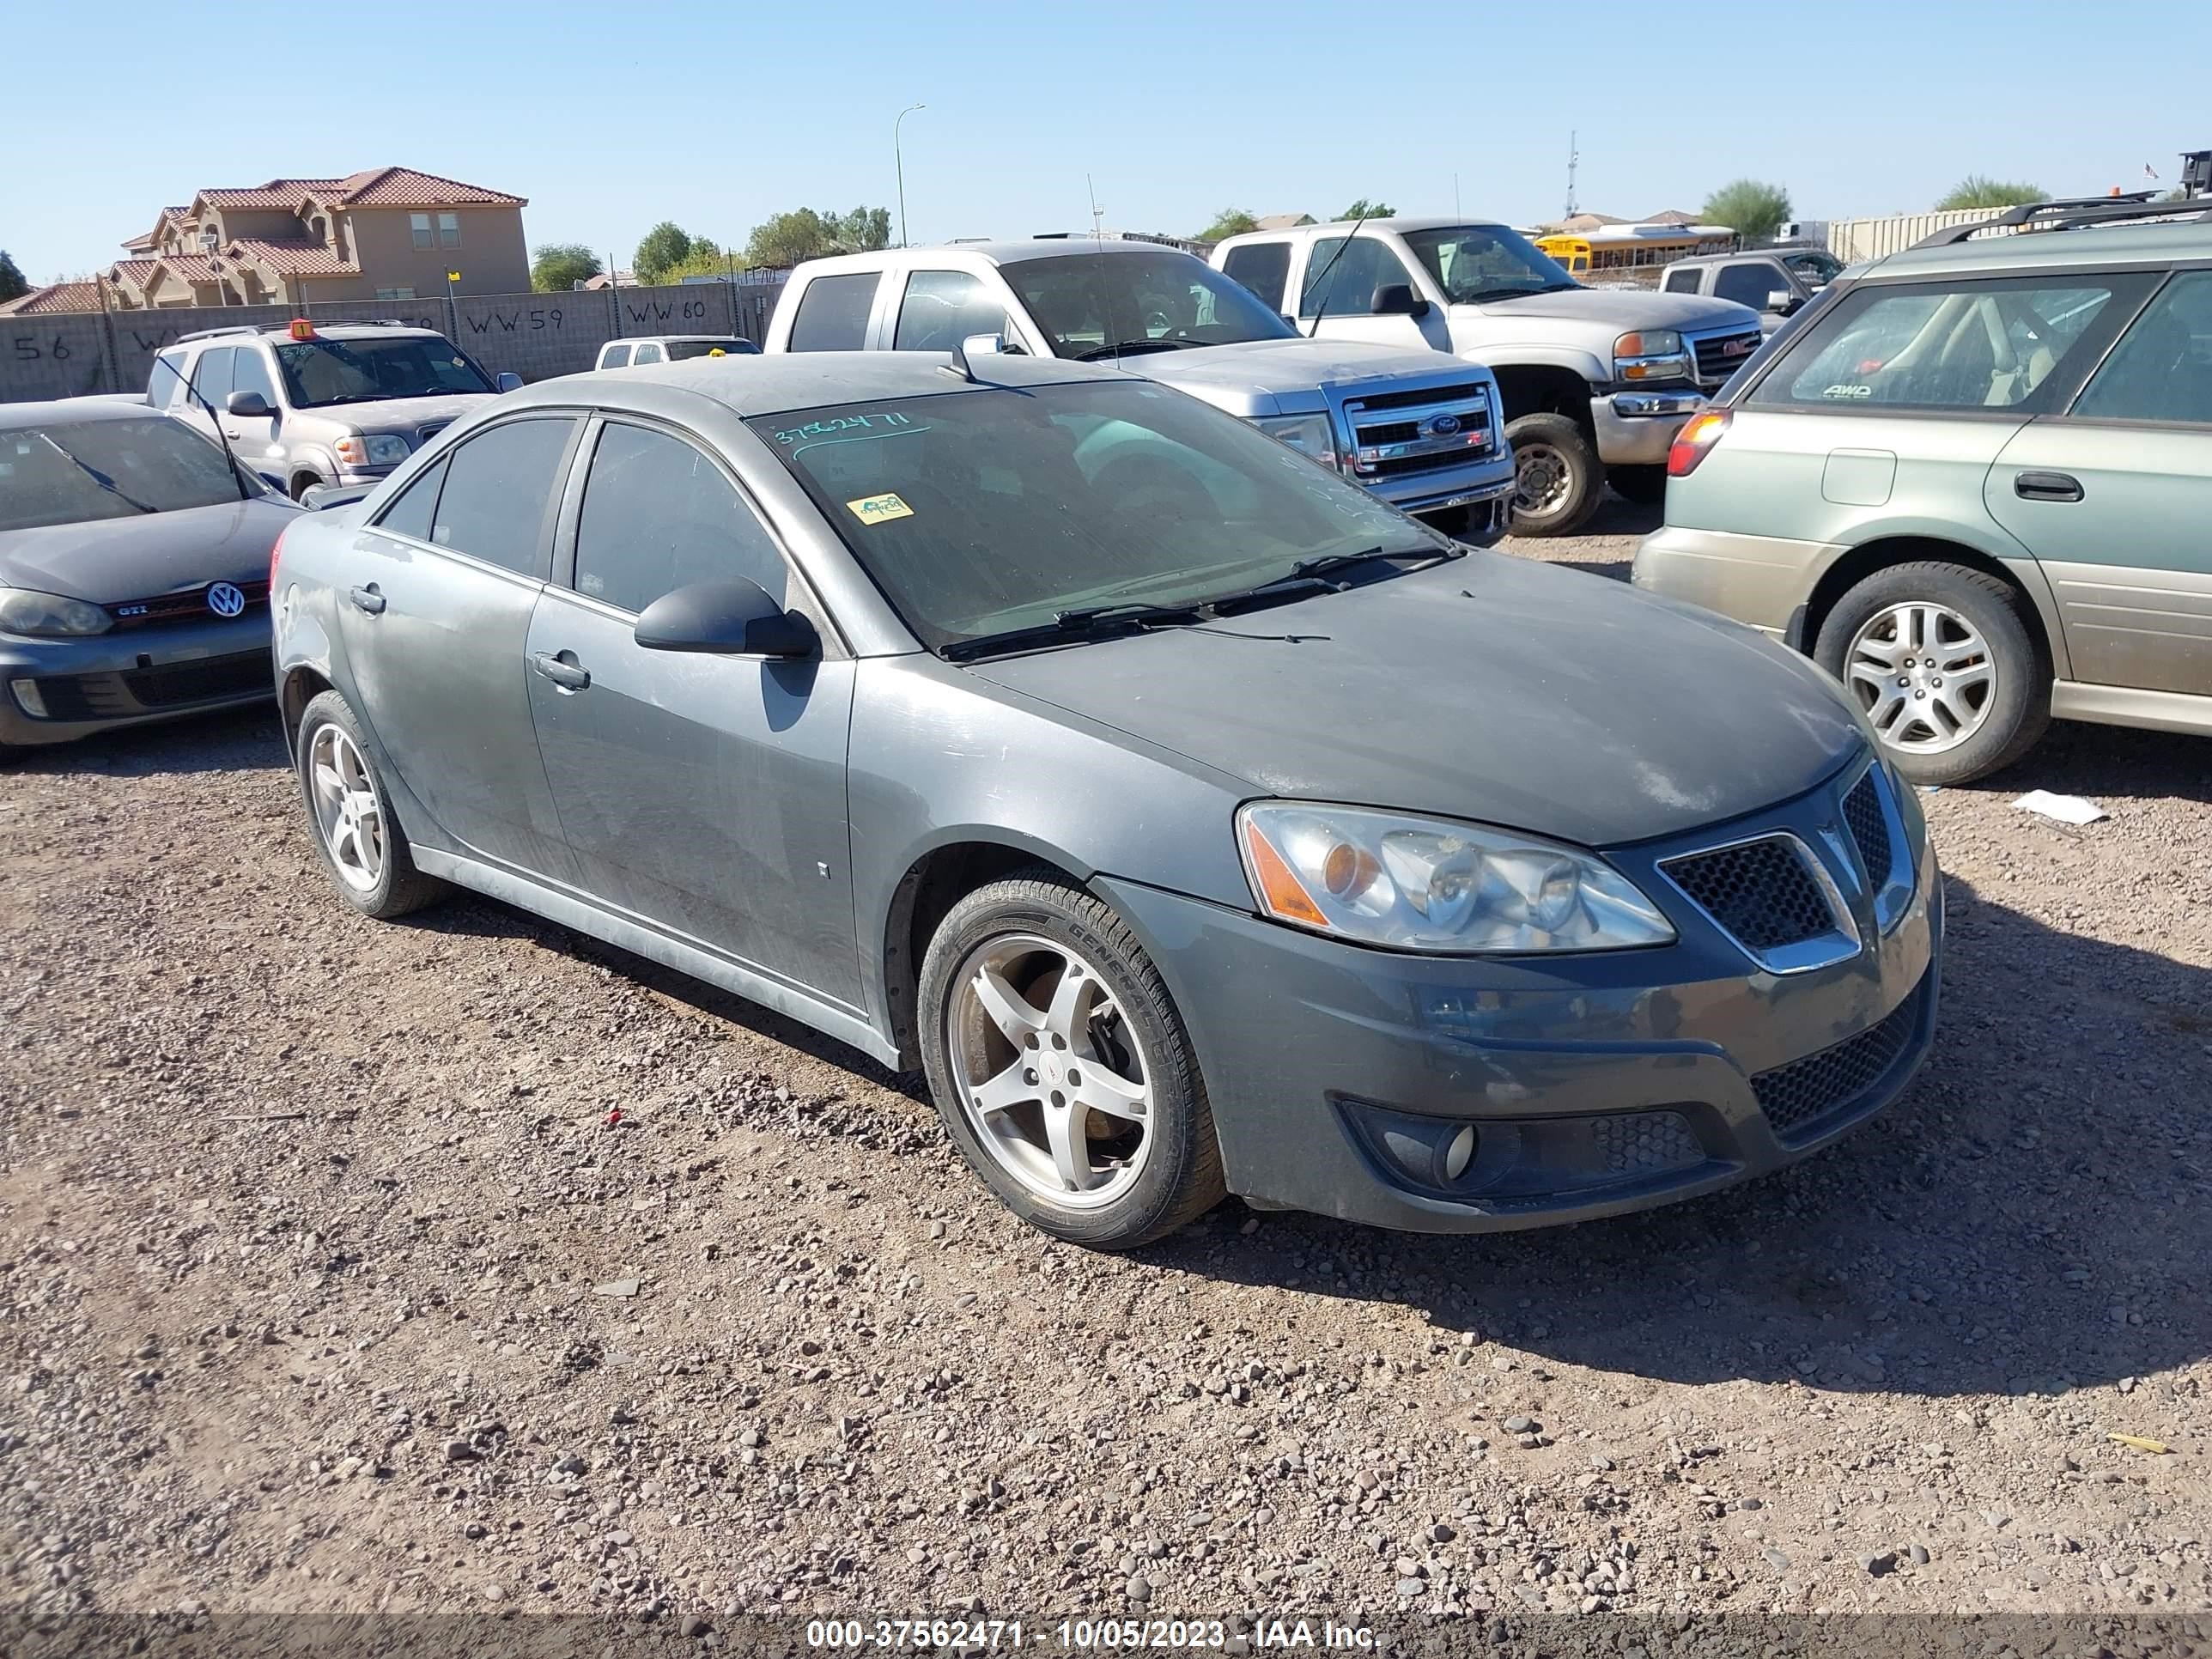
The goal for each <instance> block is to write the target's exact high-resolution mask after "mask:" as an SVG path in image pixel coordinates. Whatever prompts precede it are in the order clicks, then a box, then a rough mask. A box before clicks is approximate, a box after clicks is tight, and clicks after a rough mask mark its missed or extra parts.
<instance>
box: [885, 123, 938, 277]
mask: <svg viewBox="0 0 2212 1659" xmlns="http://www.w3.org/2000/svg"><path fill="white" fill-rule="evenodd" d="M928 107H929V106H928V105H927V104H908V106H906V107H905V108H904V109H902V110H901V111H900V112H898V119H897V120H896V121H894V122H892V123H891V163H892V165H893V166H894V167H896V168H897V169H898V204H899V246H901V247H904V246H906V152H905V151H904V150H902V149H900V148H899V127H900V126H901V125H902V124H903V123H904V122H905V120H906V118H907V117H908V116H909V115H911V114H913V113H914V112H915V111H916V110H918V109H927V108H928Z"/></svg>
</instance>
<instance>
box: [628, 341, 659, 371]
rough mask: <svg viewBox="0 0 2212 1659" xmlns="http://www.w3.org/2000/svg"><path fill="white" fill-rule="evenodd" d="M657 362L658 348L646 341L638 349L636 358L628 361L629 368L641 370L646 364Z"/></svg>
mask: <svg viewBox="0 0 2212 1659" xmlns="http://www.w3.org/2000/svg"><path fill="white" fill-rule="evenodd" d="M659 361H660V348H659V346H657V345H655V344H653V343H652V342H651V341H649V340H648V341H647V342H646V343H645V344H643V345H641V346H640V347H638V349H637V356H635V357H633V358H631V359H630V366H631V367H632V368H643V367H644V366H645V365H646V364H647V363H657V362H659Z"/></svg>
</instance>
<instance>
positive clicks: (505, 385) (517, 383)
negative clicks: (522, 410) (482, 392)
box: [492, 368, 522, 392]
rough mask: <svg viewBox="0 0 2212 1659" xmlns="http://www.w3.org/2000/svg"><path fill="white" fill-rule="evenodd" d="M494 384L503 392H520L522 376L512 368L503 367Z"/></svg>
mask: <svg viewBox="0 0 2212 1659" xmlns="http://www.w3.org/2000/svg"><path fill="white" fill-rule="evenodd" d="M492 384H493V385H494V386H497V387H498V388H499V389H500V390H501V392H520V391H521V390H522V376H520V374H516V373H515V372H514V371H513V369H511V368H502V369H501V370H500V372H499V374H498V375H497V377H496V378H495V379H494V380H493V381H492Z"/></svg>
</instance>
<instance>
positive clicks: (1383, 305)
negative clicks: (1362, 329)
mask: <svg viewBox="0 0 2212 1659" xmlns="http://www.w3.org/2000/svg"><path fill="white" fill-rule="evenodd" d="M1367 308H1368V310H1369V311H1370V312H1372V313H1374V314H1375V315H1376V316H1377V317H1411V318H1412V319H1413V320H1414V321H1415V322H1419V321H1420V319H1422V318H1424V317H1425V316H1427V315H1428V314H1429V302H1428V301H1426V300H1424V299H1423V298H1421V296H1420V295H1418V294H1416V293H1414V292H1413V284H1412V283H1383V285H1382V286H1381V287H1379V288H1377V289H1376V290H1375V292H1374V293H1373V294H1371V295H1369V296H1368V299H1367Z"/></svg>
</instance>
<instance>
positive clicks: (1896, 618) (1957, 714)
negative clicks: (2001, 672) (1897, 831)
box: [1844, 600, 1996, 755]
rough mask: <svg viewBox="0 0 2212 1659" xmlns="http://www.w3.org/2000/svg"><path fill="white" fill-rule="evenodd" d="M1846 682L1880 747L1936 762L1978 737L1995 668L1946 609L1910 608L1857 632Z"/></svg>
mask: <svg viewBox="0 0 2212 1659" xmlns="http://www.w3.org/2000/svg"><path fill="white" fill-rule="evenodd" d="M1844 683H1845V684H1848V685H1849V686H1850V688H1851V690H1852V692H1853V693H1854V694H1855V695H1856V696H1857V698H1858V700H1859V707H1860V708H1863V709H1864V710H1865V711H1866V716H1867V719H1868V720H1870V721H1872V722H1873V724H1874V729H1875V734H1876V735H1877V736H1878V737H1880V738H1881V740H1882V742H1883V743H1885V744H1888V745H1889V746H1890V747H1891V748H1893V749H1899V750H1905V752H1906V753H1908V754H1917V755H1936V754H1941V753H1942V752H1943V751H1944V750H1948V749H1955V748H1957V747H1958V746H1959V745H1960V744H1962V743H1964V742H1966V739H1967V738H1971V737H1972V736H1973V735H1974V733H1975V732H1978V731H1980V730H1981V728H1982V724H1983V722H1984V720H1987V719H1988V718H1989V714H1990V704H1991V700H1992V693H1993V692H1995V690H1996V659H1994V658H1993V657H1992V656H1991V655H1990V647H1989V645H1988V643H1987V642H1986V641H1984V639H1983V638H1982V635H1981V633H1980V630H1979V629H1977V628H1975V626H1974V625H1973V623H1971V622H1969V621H1968V620H1967V619H1966V617H1962V616H1961V615H1960V614H1959V613H1958V612H1957V611H1954V610H1951V609H1950V608H1949V607H1948V606H1946V605H1935V604H1930V603H1929V602H1927V601H1925V600H1913V601H1910V602H1908V603H1905V604H1903V605H1891V606H1889V607H1888V608H1887V610H1883V611H1876V612H1875V614H1874V615H1873V616H1871V617H1868V618H1867V620H1866V622H1865V623H1863V624H1862V625H1861V626H1860V628H1859V630H1858V632H1857V634H1855V635H1852V636H1851V643H1850V649H1849V650H1848V651H1847V652H1846V653H1844Z"/></svg>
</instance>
